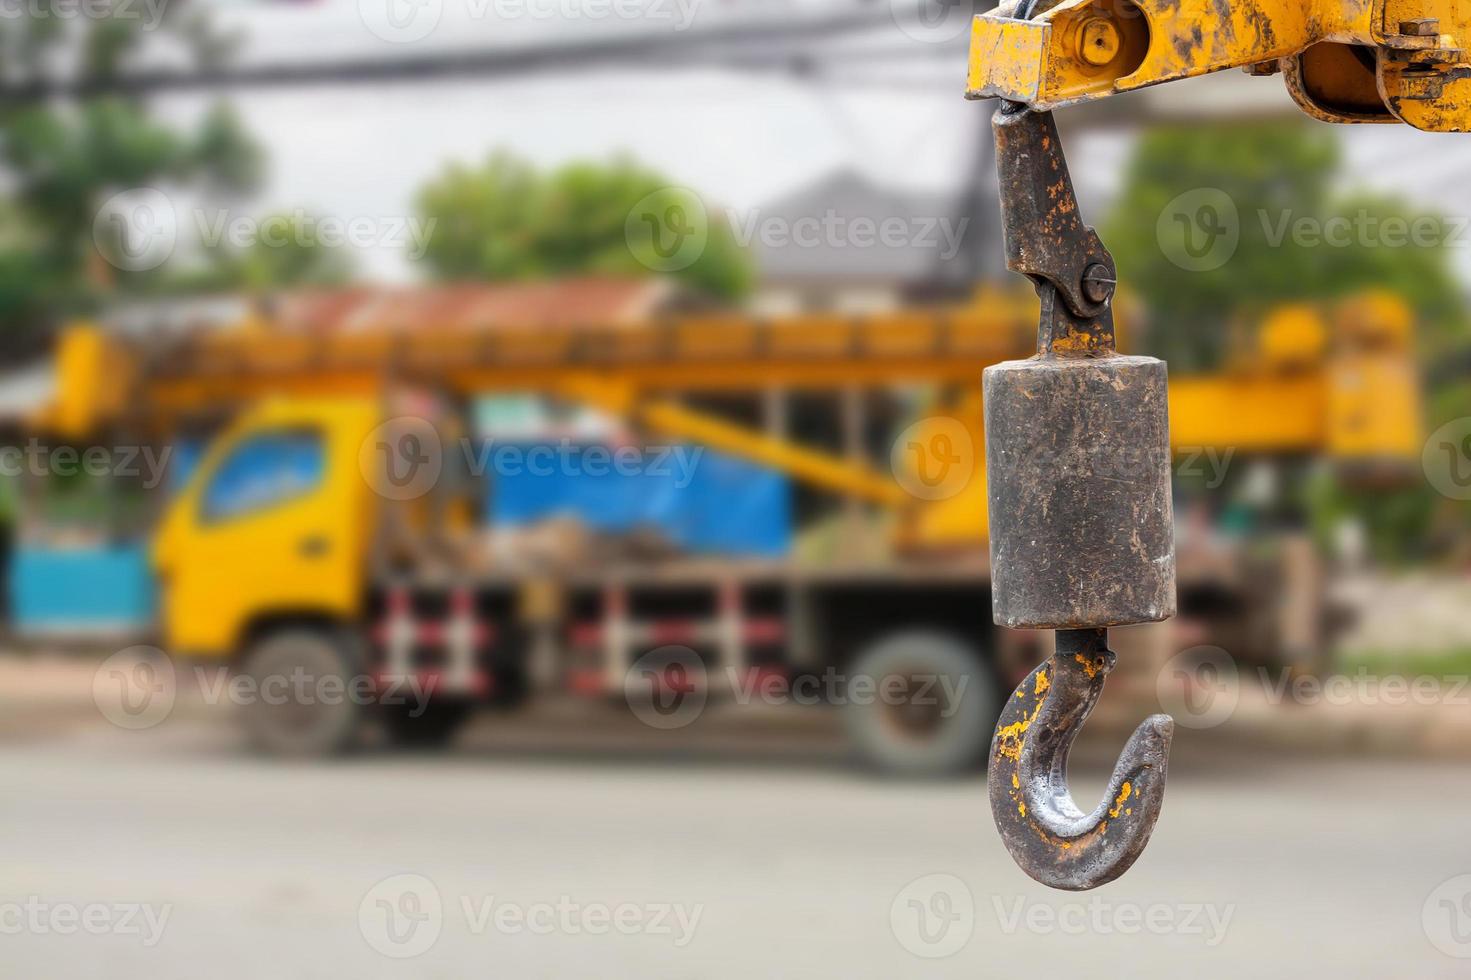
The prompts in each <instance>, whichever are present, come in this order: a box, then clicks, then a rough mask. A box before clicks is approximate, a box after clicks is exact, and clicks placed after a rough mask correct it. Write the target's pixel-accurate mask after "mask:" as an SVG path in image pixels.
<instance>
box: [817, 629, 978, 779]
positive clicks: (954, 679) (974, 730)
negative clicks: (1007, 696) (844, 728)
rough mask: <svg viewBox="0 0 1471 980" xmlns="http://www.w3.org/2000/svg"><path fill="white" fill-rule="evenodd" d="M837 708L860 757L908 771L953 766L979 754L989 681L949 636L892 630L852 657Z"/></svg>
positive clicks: (970, 762) (941, 771)
mask: <svg viewBox="0 0 1471 980" xmlns="http://www.w3.org/2000/svg"><path fill="white" fill-rule="evenodd" d="M843 713H844V715H845V717H846V720H847V723H848V732H849V734H850V736H851V737H852V739H853V742H854V745H855V746H856V748H857V749H858V751H859V753H860V755H861V756H862V758H863V759H864V761H865V762H867V763H869V764H871V765H873V766H876V767H877V768H879V769H881V770H883V771H886V772H891V773H895V774H902V775H909V776H939V775H945V774H949V773H956V772H960V771H962V770H966V769H969V768H971V767H973V766H975V765H976V764H977V763H978V762H979V761H980V760H981V759H982V758H984V756H985V754H986V751H987V747H988V746H989V745H990V741H991V727H992V725H993V724H994V723H995V720H996V685H995V682H994V681H993V680H992V678H991V673H990V671H989V670H988V669H987V667H986V665H985V664H984V663H982V662H981V659H980V657H978V656H977V655H976V653H975V652H974V651H973V650H972V649H971V648H970V647H968V646H967V645H965V644H964V643H962V642H960V641H959V640H957V639H955V638H954V637H951V636H947V635H945V634H942V633H933V632H927V631H921V630H914V631H909V632H903V633H895V634H893V635H891V636H887V637H884V638H883V639H881V640H879V641H878V642H877V643H875V644H873V645H872V646H870V647H868V648H867V649H866V650H864V651H863V653H861V654H859V656H858V658H857V659H856V660H855V661H854V662H853V666H852V670H851V675H850V677H849V680H848V689H847V698H846V700H845V703H844V707H843Z"/></svg>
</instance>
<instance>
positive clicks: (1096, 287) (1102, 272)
mask: <svg viewBox="0 0 1471 980" xmlns="http://www.w3.org/2000/svg"><path fill="white" fill-rule="evenodd" d="M1115 285H1117V283H1115V282H1114V277H1113V273H1111V272H1109V271H1108V268H1107V267H1106V266H1104V265H1102V264H1101V263H1098V262H1095V263H1093V264H1092V265H1090V266H1088V268H1087V269H1085V270H1083V296H1084V297H1085V298H1086V299H1087V300H1088V302H1090V303H1105V302H1107V301H1108V299H1109V297H1111V296H1113V291H1114V286H1115Z"/></svg>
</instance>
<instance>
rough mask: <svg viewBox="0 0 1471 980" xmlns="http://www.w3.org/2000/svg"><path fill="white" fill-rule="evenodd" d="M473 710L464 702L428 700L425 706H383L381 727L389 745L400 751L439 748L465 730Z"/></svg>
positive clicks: (411, 704) (468, 703)
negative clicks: (400, 748)
mask: <svg viewBox="0 0 1471 980" xmlns="http://www.w3.org/2000/svg"><path fill="white" fill-rule="evenodd" d="M473 707H474V706H473V705H471V704H470V702H468V701H448V700H443V699H440V700H431V701H430V702H429V703H428V704H426V705H418V704H413V703H410V704H385V705H383V706H382V711H383V727H384V729H385V730H386V731H387V732H388V737H389V738H390V739H391V740H392V741H393V744H395V745H398V746H400V747H402V748H414V749H433V748H439V747H441V746H444V745H447V744H448V743H449V742H450V740H451V739H453V738H454V737H455V735H457V734H458V733H459V731H460V729H461V728H464V727H465V722H467V721H469V720H470V714H471V711H472V709H473ZM421 708H422V709H423V710H420V709H421Z"/></svg>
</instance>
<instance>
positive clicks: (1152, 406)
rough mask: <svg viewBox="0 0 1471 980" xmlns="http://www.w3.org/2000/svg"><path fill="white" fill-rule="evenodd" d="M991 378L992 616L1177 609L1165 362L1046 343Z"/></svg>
mask: <svg viewBox="0 0 1471 980" xmlns="http://www.w3.org/2000/svg"><path fill="white" fill-rule="evenodd" d="M982 380H983V387H984V392H985V425H986V474H987V482H988V504H989V507H990V516H991V532H990V533H991V583H992V612H993V614H994V617H995V620H996V622H997V623H999V624H1000V625H1002V626H1009V627H1013V628H1023V629H1088V628H1101V627H1107V626H1118V625H1123V624H1125V623H1144V622H1154V621H1157V620H1162V619H1168V618H1169V617H1170V616H1173V615H1174V613H1175V547H1174V524H1173V514H1172V507H1171V495H1170V440H1169V414H1168V413H1169V406H1168V401H1167V397H1166V371H1165V364H1164V362H1163V361H1160V360H1157V359H1156V358H1152V357H1137V356H1125V355H1120V354H1113V353H1107V354H1105V355H1103V356H1073V357H1068V356H1056V355H1053V354H1050V353H1049V354H1042V355H1039V356H1037V357H1033V358H1031V359H1029V360H1025V361H1007V362H1004V363H1001V364H997V365H993V366H992V367H989V368H987V369H986V370H985V372H984V374H983V376H982Z"/></svg>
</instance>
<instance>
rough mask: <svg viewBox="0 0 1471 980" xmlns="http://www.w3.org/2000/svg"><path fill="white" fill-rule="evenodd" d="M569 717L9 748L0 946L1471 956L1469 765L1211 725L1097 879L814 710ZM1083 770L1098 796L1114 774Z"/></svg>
mask: <svg viewBox="0 0 1471 980" xmlns="http://www.w3.org/2000/svg"><path fill="white" fill-rule="evenodd" d="M554 727H555V728H556V734H555V736H554V735H552V734H548V735H546V736H545V737H534V736H532V735H530V734H528V730H527V729H525V728H524V727H523V728H518V729H517V732H518V733H519V742H517V741H516V740H515V739H512V738H510V737H508V736H507V735H506V734H505V732H506V729H505V726H503V725H502V726H499V727H498V726H497V725H495V724H484V725H481V726H480V727H478V728H477V729H475V730H472V731H471V732H470V733H469V737H468V738H466V739H465V740H464V741H463V742H462V743H461V745H460V747H459V748H458V749H457V750H455V751H454V752H452V753H449V754H441V755H366V756H362V757H359V758H356V759H353V760H349V761H347V762H342V763H336V764H296V765H282V764H273V763H264V762H261V761H257V760H253V759H250V758H249V757H247V756H246V755H245V754H244V753H243V752H242V751H241V749H240V747H239V744H238V742H237V741H236V738H235V735H234V734H233V731H232V730H231V729H230V728H229V727H227V726H225V725H223V724H221V723H219V722H218V721H217V720H212V719H209V718H192V717H191V718H180V719H174V720H171V721H170V722H168V723H166V724H163V725H160V726H158V727H157V728H155V729H152V730H149V731H145V732H121V731H117V730H115V729H112V728H110V727H108V726H106V725H101V724H96V723H88V724H78V725H69V726H57V728H56V729H55V730H52V731H48V732H46V733H45V734H44V735H38V736H36V737H33V738H28V739H11V740H8V741H6V742H5V743H4V744H0V963H3V964H4V967H3V969H4V972H5V974H7V975H10V976H17V977H41V976H44V977H48V978H65V977H84V976H85V977H94V976H107V977H149V978H168V977H188V978H191V980H194V978H198V977H201V976H208V977H272V978H278V977H287V978H289V977H322V978H327V977H332V978H338V977H348V976H350V977H380V976H381V977H457V976H470V975H473V976H477V977H487V976H490V977H517V978H519V977H541V976H545V977H558V978H560V977H566V976H580V975H595V976H599V977H639V978H644V977H650V976H659V977H663V976H668V977H750V976H783V977H797V976H802V977H806V976H814V977H815V976H821V977H843V978H854V977H881V978H885V980H890V978H894V977H903V976H921V975H923V976H954V977H966V978H975V977H1049V978H1052V977H1066V976H1076V977H1083V976H1093V977H1122V976H1127V977H1181V976H1184V977H1189V978H1191V980H1200V978H1207V977H1223V978H1225V977H1229V978H1233V980H1236V978H1240V977H1243V976H1246V977H1252V978H1262V977H1294V978H1300V977H1317V976H1323V977H1334V978H1340V980H1342V978H1354V977H1364V978H1374V980H1382V978H1385V977H1391V976H1393V977H1417V978H1422V977H1453V976H1454V977H1464V976H1466V975H1467V973H1468V970H1471V959H1460V958H1456V957H1455V956H1453V955H1450V954H1460V955H1461V956H1468V957H1471V877H1467V878H1464V879H1459V880H1457V878H1456V876H1458V875H1471V838H1468V836H1467V834H1466V825H1467V814H1468V807H1471V768H1465V767H1457V766H1452V765H1449V764H1439V765H1437V766H1434V767H1431V766H1428V765H1404V764H1400V763H1394V762H1387V761H1383V760H1379V761H1374V762H1368V761H1354V760H1342V759H1339V760H1333V759H1327V760H1325V759H1321V758H1320V759H1296V760H1291V759H1288V760H1274V759H1272V758H1270V757H1269V756H1267V755H1266V754H1264V753H1255V754H1238V753H1234V752H1232V751H1231V750H1230V749H1229V747H1220V746H1215V745H1197V746H1193V747H1192V746H1191V745H1190V744H1189V743H1188V740H1187V743H1186V744H1185V745H1183V746H1181V748H1180V751H1179V754H1178V756H1177V759H1176V760H1175V761H1174V762H1173V763H1172V767H1171V769H1172V771H1171V783H1170V791H1169V797H1168V800H1167V803H1166V806H1165V811H1164V815H1163V818H1162V819H1161V821H1160V824H1159V827H1158V830H1157V831H1156V834H1155V838H1154V841H1153V842H1152V843H1151V845H1150V847H1149V849H1148V851H1147V852H1146V853H1145V855H1144V857H1143V858H1142V859H1141V861H1140V862H1139V864H1138V865H1136V867H1135V868H1134V870H1133V871H1132V872H1131V873H1130V874H1129V875H1127V876H1126V877H1125V878H1124V879H1122V880H1121V881H1119V882H1116V883H1114V884H1112V885H1109V886H1106V887H1105V888H1102V889H1100V890H1098V891H1096V892H1092V893H1085V894H1081V895H1074V894H1064V893H1057V892H1050V891H1048V890H1046V889H1044V888H1042V887H1041V886H1036V885H1033V884H1031V883H1030V882H1029V881H1028V880H1027V879H1025V878H1024V877H1023V876H1022V875H1021V873H1020V872H1018V871H1017V870H1016V869H1015V868H1014V867H1013V866H1012V865H1011V863H1010V860H1009V858H1008V857H1007V856H1006V854H1005V853H1004V851H1003V850H1002V848H1001V846H1000V844H999V842H998V841H997V839H996V837H995V834H994V833H993V832H992V830H991V828H990V825H989V824H990V821H989V817H988V815H987V810H986V802H985V795H984V786H983V784H982V782H981V781H980V780H979V779H972V780H964V781H960V782H948V783H912V782H895V781H886V780H880V779H874V778H872V777H869V776H866V775H864V774H862V773H860V772H857V771H855V770H854V769H853V768H852V767H851V766H849V765H848V764H847V762H846V759H845V757H844V754H843V751H842V748H841V744H840V743H839V742H837V741H835V740H833V739H831V738H829V737H827V735H824V733H823V732H822V731H820V730H817V729H814V730H812V731H806V730H804V729H801V728H800V727H799V728H798V730H796V731H791V732H787V733H786V734H785V736H771V737H768V738H766V739H765V740H764V741H763V740H756V741H746V740H742V739H739V738H729V739H725V740H724V741H722V740H721V739H712V740H711V742H710V744H702V743H700V742H698V741H695V742H690V741H689V740H688V738H687V736H688V733H678V732H676V733H665V734H668V736H669V737H668V738H667V739H662V738H660V737H659V736H653V737H650V736H648V735H647V733H645V734H644V735H643V736H641V737H642V738H643V741H641V742H629V743H621V742H619V740H618V738H617V737H615V735H609V734H607V733H600V732H588V731H586V730H585V729H584V730H581V731H579V730H578V727H577V726H576V725H575V724H573V725H570V726H569V725H566V724H560V723H559V724H557V725H556V726H554ZM819 727H820V726H819ZM829 734H830V733H829ZM783 737H785V738H786V739H787V741H786V742H785V743H784V742H783V740H782V739H783ZM651 738H652V740H651ZM717 743H718V744H717ZM783 745H785V748H783ZM1115 747H1116V743H1115ZM1079 781H1080V783H1082V788H1083V789H1084V790H1085V791H1086V792H1087V793H1090V794H1091V793H1093V792H1097V791H1099V790H1101V786H1102V782H1103V773H1102V772H1101V771H1090V772H1089V773H1087V774H1086V776H1081V777H1080V778H1079ZM1080 795H1081V794H1080ZM1437 943H1438V944H1439V946H1440V948H1437Z"/></svg>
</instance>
